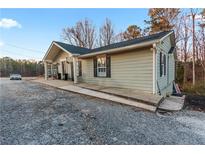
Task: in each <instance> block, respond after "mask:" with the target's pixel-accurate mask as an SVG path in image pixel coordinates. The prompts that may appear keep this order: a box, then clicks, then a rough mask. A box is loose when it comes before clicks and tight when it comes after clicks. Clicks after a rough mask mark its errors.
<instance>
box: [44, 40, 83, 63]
mask: <svg viewBox="0 0 205 154" xmlns="http://www.w3.org/2000/svg"><path fill="white" fill-rule="evenodd" d="M61 51H63V52H66V53H68V54H69V55H70V56H79V55H80V54H76V53H72V52H70V51H68V50H67V49H65V48H63V47H62V46H60V45H59V44H58V43H57V42H55V41H53V42H52V43H51V45H50V47H49V48H48V50H47V52H46V54H45V56H44V57H43V61H47V62H52V58H54V57H56V56H57V55H58V54H59V52H61Z"/></svg>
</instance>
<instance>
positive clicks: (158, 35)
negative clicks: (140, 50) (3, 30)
mask: <svg viewBox="0 0 205 154" xmlns="http://www.w3.org/2000/svg"><path fill="white" fill-rule="evenodd" d="M170 32H172V31H166V32H160V33H156V34H152V35H148V36H144V37H140V38H136V39H132V40H128V41H123V42H118V43H114V44H110V45H107V46H103V47H99V48H94V49H88V48H82V47H78V46H74V45H70V44H66V43H62V42H57V41H54V42H55V43H57V44H58V45H60V46H61V47H62V48H64V49H66V50H67V51H69V52H71V53H73V54H80V55H83V54H87V53H92V52H94V53H95V52H100V51H104V50H109V49H114V48H120V47H125V46H129V45H134V44H139V43H143V42H147V41H154V40H158V39H160V38H162V37H164V36H166V35H167V34H168V33H170Z"/></svg>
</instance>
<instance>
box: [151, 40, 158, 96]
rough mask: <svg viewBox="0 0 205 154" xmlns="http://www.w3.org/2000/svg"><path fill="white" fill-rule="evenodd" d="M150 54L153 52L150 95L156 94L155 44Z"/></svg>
mask: <svg viewBox="0 0 205 154" xmlns="http://www.w3.org/2000/svg"><path fill="white" fill-rule="evenodd" d="M152 52H153V68H152V70H153V74H152V76H153V81H152V83H153V91H152V93H153V94H156V81H157V80H156V79H157V69H156V53H157V50H156V43H154V44H153V48H152Z"/></svg>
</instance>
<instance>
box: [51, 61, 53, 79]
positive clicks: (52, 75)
mask: <svg viewBox="0 0 205 154" xmlns="http://www.w3.org/2000/svg"><path fill="white" fill-rule="evenodd" d="M51 77H52V79H53V63H51Z"/></svg>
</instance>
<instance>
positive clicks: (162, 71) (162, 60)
mask: <svg viewBox="0 0 205 154" xmlns="http://www.w3.org/2000/svg"><path fill="white" fill-rule="evenodd" d="M159 65H160V77H162V76H165V75H166V55H165V54H163V53H162V52H160V64H159Z"/></svg>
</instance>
